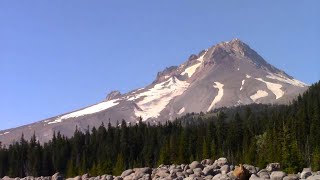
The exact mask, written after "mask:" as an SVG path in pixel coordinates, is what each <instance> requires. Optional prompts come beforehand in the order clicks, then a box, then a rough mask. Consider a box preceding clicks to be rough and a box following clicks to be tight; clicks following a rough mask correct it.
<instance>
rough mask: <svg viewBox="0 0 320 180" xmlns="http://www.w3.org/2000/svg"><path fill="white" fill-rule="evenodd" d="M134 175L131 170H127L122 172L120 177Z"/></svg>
mask: <svg viewBox="0 0 320 180" xmlns="http://www.w3.org/2000/svg"><path fill="white" fill-rule="evenodd" d="M132 173H134V171H133V170H132V169H128V170H125V171H123V172H122V174H121V177H122V178H124V177H126V176H129V175H130V174H132Z"/></svg>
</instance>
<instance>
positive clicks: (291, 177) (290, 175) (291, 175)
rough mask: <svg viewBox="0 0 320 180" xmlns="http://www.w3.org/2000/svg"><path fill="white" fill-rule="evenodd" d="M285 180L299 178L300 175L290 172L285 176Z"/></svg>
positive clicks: (297, 179)
mask: <svg viewBox="0 0 320 180" xmlns="http://www.w3.org/2000/svg"><path fill="white" fill-rule="evenodd" d="M283 180H299V177H298V175H295V174H289V175H288V176H286V177H284V178H283Z"/></svg>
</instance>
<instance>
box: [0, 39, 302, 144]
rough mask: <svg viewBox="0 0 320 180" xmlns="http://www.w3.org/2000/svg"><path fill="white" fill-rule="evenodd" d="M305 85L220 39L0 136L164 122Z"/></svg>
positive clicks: (8, 139) (280, 97)
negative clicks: (86, 102) (132, 83)
mask: <svg viewBox="0 0 320 180" xmlns="http://www.w3.org/2000/svg"><path fill="white" fill-rule="evenodd" d="M307 88H308V86H307V85H306V84H305V83H303V82H300V81H298V80H296V79H294V78H293V77H292V76H290V75H288V74H287V73H285V72H284V71H282V70H280V69H278V68H276V67H274V66H272V65H271V64H269V63H268V62H267V61H266V60H264V59H263V58H262V57H261V56H260V55H259V54H258V53H257V52H255V51H254V50H253V49H251V48H250V47H249V46H248V45H247V44H245V43H244V42H242V41H240V40H239V39H233V40H231V41H229V42H221V43H219V44H217V45H214V46H212V47H209V48H208V49H204V50H202V51H200V52H199V53H197V54H192V55H190V57H189V58H188V59H187V60H186V61H185V62H184V63H183V64H181V65H179V66H172V67H168V68H166V69H165V70H163V71H162V72H159V73H158V74H157V77H156V79H155V80H154V81H153V82H152V83H151V84H150V85H147V86H146V87H142V88H139V89H135V90H133V91H131V92H128V93H124V94H122V93H120V92H118V91H112V92H111V93H109V95H108V96H107V97H106V99H105V100H103V101H102V102H99V103H97V104H94V105H91V106H88V107H85V108H83V109H79V110H75V111H73V112H70V113H65V114H61V115H58V116H55V117H52V118H49V119H45V120H42V121H39V122H36V123H33V124H28V125H25V126H22V127H18V128H13V129H8V130H3V131H0V141H1V142H2V143H3V144H10V143H12V142H13V141H17V140H19V139H20V137H21V134H22V133H23V134H24V136H25V138H26V139H29V138H30V137H31V136H32V135H33V133H35V135H36V137H37V140H39V141H40V142H42V143H43V142H46V141H49V140H50V139H51V138H52V134H53V132H54V131H55V132H58V131H60V132H61V134H63V135H65V136H68V137H70V136H72V135H73V132H74V131H75V129H76V127H78V129H80V130H85V129H87V127H88V126H90V127H93V126H99V125H101V123H105V124H107V123H108V122H109V121H110V122H111V124H113V125H115V124H116V123H117V121H121V120H122V119H124V120H125V121H127V122H128V123H136V122H137V120H138V119H139V118H140V117H141V118H142V120H143V121H149V122H152V123H157V122H165V121H167V120H174V119H175V118H177V117H179V116H182V115H185V114H186V113H190V112H208V111H211V110H213V109H215V108H219V107H230V106H238V105H245V104H251V103H264V104H274V103H276V104H282V103H288V102H289V101H291V100H292V99H293V98H295V97H296V96H297V95H298V94H299V93H302V92H304V91H305V90H306V89H307Z"/></svg>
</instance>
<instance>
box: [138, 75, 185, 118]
mask: <svg viewBox="0 0 320 180" xmlns="http://www.w3.org/2000/svg"><path fill="white" fill-rule="evenodd" d="M188 86H189V83H187V82H185V81H180V80H179V79H177V78H176V77H171V78H170V79H168V80H167V81H164V82H162V83H159V84H156V85H155V86H154V87H153V88H151V89H149V90H147V91H146V92H143V93H141V94H138V95H137V96H136V97H135V98H136V99H139V98H140V97H144V98H143V99H142V100H140V101H139V102H137V105H138V106H139V108H140V109H141V110H139V109H135V115H136V116H138V117H140V116H141V117H142V119H143V120H144V121H145V120H147V119H149V118H156V117H158V116H159V115H160V112H161V111H162V110H163V109H164V108H165V107H166V106H167V105H168V104H169V102H170V100H171V99H173V98H174V97H176V96H179V95H181V94H182V93H183V92H184V91H185V90H186V89H187V88H188Z"/></svg>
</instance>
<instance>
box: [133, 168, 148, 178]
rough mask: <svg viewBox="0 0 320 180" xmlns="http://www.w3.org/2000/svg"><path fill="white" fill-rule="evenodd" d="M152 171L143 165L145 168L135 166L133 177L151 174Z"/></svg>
mask: <svg viewBox="0 0 320 180" xmlns="http://www.w3.org/2000/svg"><path fill="white" fill-rule="evenodd" d="M151 173H152V169H151V168H149V167H145V168H136V169H134V178H135V179H139V178H142V177H144V176H145V175H147V174H149V175H150V174H151Z"/></svg>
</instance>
